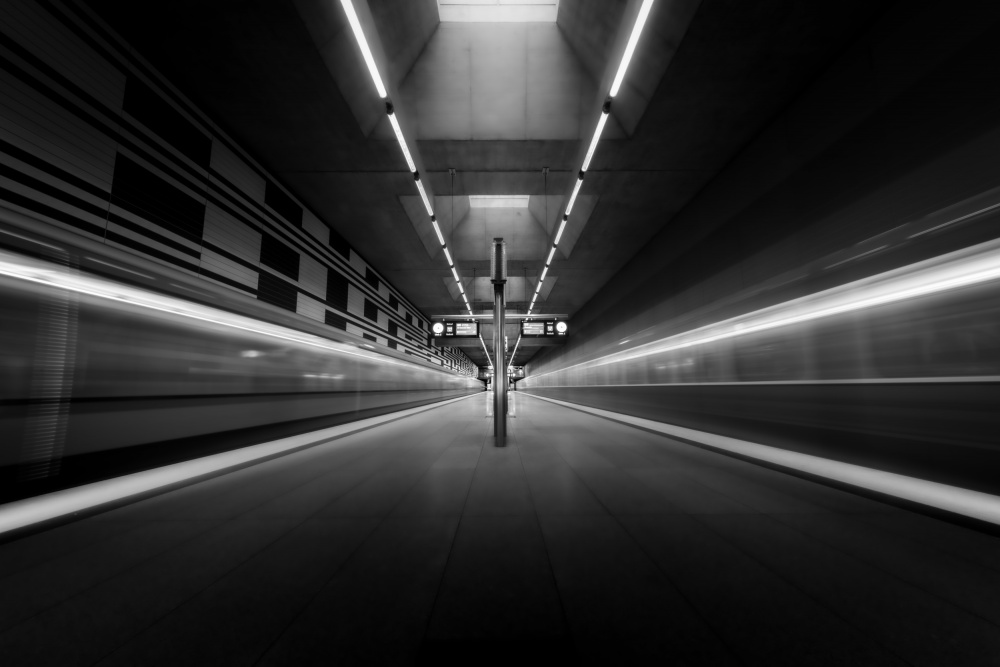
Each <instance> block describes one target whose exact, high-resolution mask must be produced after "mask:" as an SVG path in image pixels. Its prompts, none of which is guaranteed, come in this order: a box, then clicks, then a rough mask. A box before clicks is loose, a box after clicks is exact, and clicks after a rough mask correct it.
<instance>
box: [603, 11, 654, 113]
mask: <svg viewBox="0 0 1000 667" xmlns="http://www.w3.org/2000/svg"><path fill="white" fill-rule="evenodd" d="M652 8H653V0H643V3H642V7H640V8H639V16H637V17H636V19H635V25H633V26H632V34H631V35H629V38H628V45H627V46H626V47H625V53H624V55H622V61H621V63H620V64H619V65H618V73H617V74H615V80H614V83H612V84H611V97H614V96H615V95H617V94H618V89H619V88H621V85H622V81H623V80H624V79H625V71H626V70H628V64H629V62H631V60H632V54H633V53H635V47H636V44H638V43H639V35H641V34H642V27H643V26H644V25H646V19H647V18H648V17H649V10H650V9H652Z"/></svg>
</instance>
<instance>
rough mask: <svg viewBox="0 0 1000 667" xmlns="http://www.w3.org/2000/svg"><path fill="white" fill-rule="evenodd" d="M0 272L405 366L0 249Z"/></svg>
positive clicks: (242, 317) (332, 342)
mask: <svg viewBox="0 0 1000 667" xmlns="http://www.w3.org/2000/svg"><path fill="white" fill-rule="evenodd" d="M0 275H5V276H9V277H11V278H16V279H18V280H24V281H27V282H31V283H35V284H38V285H43V286H45V287H51V288H57V289H65V290H69V291H71V292H76V293H78V294H86V295H88V296H92V297H96V298H99V299H107V300H109V301H115V302H118V303H123V304H127V305H129V306H132V307H136V308H144V309H147V310H152V311H157V312H162V313H168V314H169V315H170V316H171V317H177V316H181V317H186V318H188V319H191V320H195V321H199V322H207V323H209V324H216V325H222V326H225V327H229V328H231V329H236V330H239V331H246V332H248V333H253V334H258V335H262V336H267V337H268V338H274V339H276V340H283V341H289V342H292V343H297V344H300V345H306V346H309V347H315V348H319V349H323V350H328V351H331V352H341V353H344V354H350V355H352V356H356V357H364V358H366V359H370V360H372V361H377V362H380V363H388V364H395V365H397V366H406V367H409V366H410V364H409V363H407V362H404V361H397V360H395V359H392V358H391V357H386V356H383V355H380V354H377V353H374V352H364V351H362V350H360V349H358V348H356V347H354V346H353V345H350V344H347V343H338V342H336V341H332V340H328V339H326V338H321V337H320V336H315V335H312V334H307V333H304V332H301V331H296V330H295V329H288V328H286V327H281V326H278V325H276V324H269V323H267V322H263V321H260V320H255V319H253V318H250V317H244V316H243V315H236V314H234V313H230V312H227V311H224V310H218V309H216V308H211V307H209V306H202V305H200V304H196V303H193V302H189V301H184V300H182V299H177V298H174V297H170V296H165V295H162V294H157V293H155V292H147V291H145V290H141V289H137V288H134V287H130V286H128V285H121V284H118V283H114V282H111V281H108V280H104V279H101V278H96V277H92V276H87V275H81V274H71V273H68V272H64V270H63V269H62V267H54V268H53V267H49V266H48V265H45V264H43V263H41V262H31V261H26V260H24V259H22V258H21V257H19V256H17V255H13V254H10V253H6V252H0Z"/></svg>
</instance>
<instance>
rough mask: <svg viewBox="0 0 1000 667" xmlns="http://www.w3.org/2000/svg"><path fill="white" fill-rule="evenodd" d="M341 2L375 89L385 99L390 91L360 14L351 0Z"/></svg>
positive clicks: (341, 0)
mask: <svg viewBox="0 0 1000 667" xmlns="http://www.w3.org/2000/svg"><path fill="white" fill-rule="evenodd" d="M340 4H341V5H343V6H344V13H346V14H347V22H348V23H350V24H351V30H353V31H354V39H356V40H357V41H358V46H359V47H361V55H362V57H364V59H365V64H366V65H368V73H369V74H371V75H372V81H373V82H374V83H375V90H377V91H378V96H379V97H381V98H382V99H383V100H384V99H385V98H386V97H388V95H389V93H387V92H386V90H385V86H384V85H383V84H382V77H380V76H379V74H378V67H377V66H376V65H375V57H374V56H373V55H372V51H371V49H369V48H368V40H366V39H365V33H364V31H363V30H362V29H361V21H359V20H358V15H357V13H356V12H355V11H354V5H353V4H352V3H351V0H340Z"/></svg>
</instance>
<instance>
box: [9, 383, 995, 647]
mask: <svg viewBox="0 0 1000 667" xmlns="http://www.w3.org/2000/svg"><path fill="white" fill-rule="evenodd" d="M489 397H490V395H489V394H485V393H484V394H479V395H473V396H471V397H469V398H466V399H463V400H459V401H457V402H453V403H450V404H448V405H443V406H441V407H437V408H433V409H430V410H426V411H424V412H422V413H420V414H419V415H415V416H411V417H406V418H403V419H399V420H396V421H391V422H388V423H386V424H383V425H381V426H377V427H375V428H371V429H368V430H365V431H363V432H360V433H355V434H353V435H349V436H346V437H343V438H339V439H336V440H332V441H330V442H327V443H325V444H321V445H318V446H315V447H312V448H309V449H305V450H301V451H298V452H296V453H292V454H289V455H287V456H282V457H279V458H275V459H272V460H269V461H266V462H264V463H261V464H258V465H253V466H250V467H247V468H244V469H242V470H239V471H237V472H232V473H229V474H225V475H221V476H217V477H214V478H212V479H209V480H206V481H202V482H199V483H195V484H192V485H188V486H184V487H182V488H179V489H175V490H173V491H170V492H167V493H163V494H161V495H157V496H154V497H151V498H147V499H144V500H141V501H138V502H134V503H131V504H126V505H123V506H121V507H118V508H116V509H113V510H111V511H106V512H103V513H100V514H96V515H93V516H89V517H86V518H83V519H80V520H78V521H74V522H70V523H66V524H64V525H61V526H58V527H55V528H51V529H49V530H44V531H40V532H36V533H34V534H31V535H28V536H26V537H22V538H20V539H17V540H12V541H8V542H6V543H4V544H2V545H0V573H2V582H0V587H2V590H3V595H2V596H0V600H2V603H0V656H3V658H2V662H3V664H6V665H44V664H50V665H193V664H212V665H309V664H323V665H334V664H337V665H341V664H413V663H416V664H524V663H531V662H540V661H546V662H548V664H569V663H573V664H625V663H631V664H677V665H681V664H683V665H846V664H854V665H989V664H1000V539H998V538H996V537H993V536H991V535H988V534H985V533H982V532H977V531H974V530H971V529H968V528H964V527H961V526H958V525H956V524H952V523H947V522H944V521H941V520H938V519H935V518H932V517H929V516H925V515H921V514H917V513H913V512H910V511H908V510H905V509H901V508H899V507H896V506H892V505H888V504H883V503H880V502H877V501H875V500H872V499H869V498H863V497H860V496H857V495H854V494H851V493H848V492H845V491H841V490H838V489H834V488H831V487H828V486H825V485H822V484H819V483H815V482H812V481H808V480H805V479H801V478H798V477H794V476H791V475H788V474H784V473H781V472H777V471H774V470H770V469H767V468H763V467H760V466H757V465H754V464H752V463H748V462H746V461H742V460H739V459H735V458H731V457H728V456H725V455H721V454H717V453H713V452H710V451H706V450H703V449H699V448H697V447H694V446H692V445H689V444H685V443H682V442H678V441H675V440H671V439H670V438H668V437H665V436H663V435H658V434H654V433H650V432H647V431H644V430H640V429H637V428H633V427H630V426H627V425H624V424H620V423H616V422H613V421H609V420H607V419H602V418H600V417H597V416H593V415H590V414H586V413H584V412H580V411H577V410H573V409H569V408H566V407H563V406H559V405H555V404H553V403H549V402H545V401H542V400H539V399H537V398H533V397H531V396H528V395H526V394H521V393H517V392H515V393H513V394H512V396H511V400H512V408H513V412H514V416H513V417H512V418H511V419H510V422H509V423H510V436H509V441H508V446H507V447H505V448H497V447H494V446H493V439H492V430H491V429H492V420H491V419H490V418H488V416H487V415H488V409H489V400H488V399H489Z"/></svg>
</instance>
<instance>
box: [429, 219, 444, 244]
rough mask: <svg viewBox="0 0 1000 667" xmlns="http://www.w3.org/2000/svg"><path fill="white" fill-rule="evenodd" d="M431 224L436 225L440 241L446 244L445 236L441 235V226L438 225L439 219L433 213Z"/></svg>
mask: <svg viewBox="0 0 1000 667" xmlns="http://www.w3.org/2000/svg"><path fill="white" fill-rule="evenodd" d="M431 224H432V225H434V233H435V234H437V237H438V241H440V242H441V245H445V242H444V236H442V235H441V228H440V227H438V221H437V220H436V219H435V218H434V216H433V215H432V216H431Z"/></svg>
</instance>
